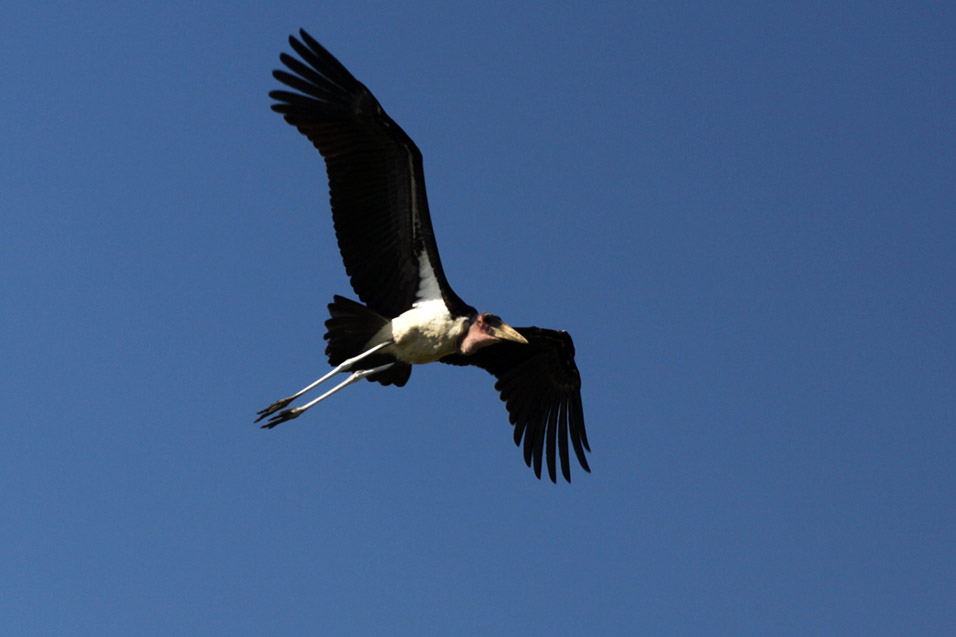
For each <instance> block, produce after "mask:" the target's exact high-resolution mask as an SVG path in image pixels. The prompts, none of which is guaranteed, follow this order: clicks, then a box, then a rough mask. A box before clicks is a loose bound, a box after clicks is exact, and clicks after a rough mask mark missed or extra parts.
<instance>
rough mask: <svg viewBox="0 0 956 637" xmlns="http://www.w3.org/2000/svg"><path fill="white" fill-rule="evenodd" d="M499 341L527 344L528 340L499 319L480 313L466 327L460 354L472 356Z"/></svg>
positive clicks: (486, 313)
mask: <svg viewBox="0 0 956 637" xmlns="http://www.w3.org/2000/svg"><path fill="white" fill-rule="evenodd" d="M500 341H512V342H514V343H527V342H528V339H526V338H525V337H524V336H522V335H521V334H520V333H519V332H518V330H516V329H515V328H513V327H511V326H510V325H508V324H507V323H505V322H504V321H502V320H501V318H500V317H498V316H495V315H494V314H490V313H488V312H482V313H481V314H479V315H478V316H476V317H475V320H473V321H472V322H471V325H469V326H468V331H467V332H466V333H465V337H464V338H463V339H462V341H461V353H462V354H474V353H475V352H477V351H478V350H480V349H481V348H482V347H488V346H489V345H494V344H495V343H498V342H500Z"/></svg>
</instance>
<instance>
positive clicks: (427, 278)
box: [412, 250, 442, 307]
mask: <svg viewBox="0 0 956 637" xmlns="http://www.w3.org/2000/svg"><path fill="white" fill-rule="evenodd" d="M441 298H442V295H441V287H440V286H439V285H438V278H437V277H436V276H435V270H433V269H432V263H431V261H429V259H428V252H427V251H426V250H422V252H421V253H420V254H419V255H418V292H417V293H416V294H415V303H413V304H412V307H418V306H419V305H421V304H422V303H427V302H428V301H439V300H441Z"/></svg>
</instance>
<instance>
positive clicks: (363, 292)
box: [269, 30, 474, 318]
mask: <svg viewBox="0 0 956 637" xmlns="http://www.w3.org/2000/svg"><path fill="white" fill-rule="evenodd" d="M299 35H300V37H301V41H299V40H298V39H296V38H295V37H294V36H290V37H289V44H290V45H291V46H292V48H293V50H295V52H296V53H297V54H298V55H299V57H300V58H301V61H300V60H298V59H296V58H294V57H292V56H291V55H288V54H285V53H283V54H282V55H281V56H280V57H279V59H280V60H281V62H282V63H283V64H284V65H285V66H286V68H288V69H289V71H291V73H289V72H288V71H284V70H276V71H274V72H273V76H274V77H275V78H276V79H277V80H279V81H280V82H282V83H283V84H285V85H286V86H288V87H289V88H291V89H294V90H295V91H297V92H290V91H284V90H279V91H272V92H271V93H269V95H270V97H272V98H273V99H275V100H276V102H277V103H276V104H273V105H272V110H274V111H276V112H278V113H281V114H282V115H283V117H284V118H285V120H286V121H287V122H288V123H289V124H292V125H293V126H295V127H296V128H297V129H298V130H299V132H301V133H302V134H303V135H305V136H306V137H308V138H309V140H310V141H311V142H312V144H313V145H314V146H315V147H316V148H317V149H318V150H319V152H320V153H321V154H322V156H323V157H324V158H325V165H326V170H327V172H328V177H329V193H330V198H331V203H332V219H333V222H334V224H335V235H336V237H337V239H338V243H339V250H340V251H341V253H342V259H343V261H344V262H345V270H346V272H347V273H348V275H349V278H350V280H351V283H352V288H353V289H354V290H355V293H356V294H358V296H359V298H360V299H362V301H363V302H364V303H365V304H366V305H367V306H368V307H370V308H371V309H373V310H375V311H376V312H378V313H379V314H382V315H384V316H387V317H390V318H391V317H395V316H398V315H399V314H401V313H402V312H404V311H405V310H407V309H409V308H410V307H411V306H412V304H413V303H414V302H415V300H416V294H417V292H418V289H419V278H420V270H419V255H421V254H427V256H428V261H429V263H430V264H431V267H432V270H433V271H434V273H435V277H436V279H437V280H438V284H439V287H440V288H441V291H442V297H443V298H444V299H445V303H446V304H447V305H448V307H449V309H450V310H451V311H452V312H456V313H460V314H469V313H474V309H473V308H471V307H470V306H468V305H467V304H465V303H464V302H463V301H462V300H461V299H460V298H459V297H458V296H457V295H456V294H455V292H454V291H453V290H452V289H451V287H450V286H449V285H448V281H447V279H446V278H445V274H444V272H443V271H442V267H441V260H440V259H439V256H438V248H437V246H436V244H435V236H434V231H433V230H432V225H431V218H430V217H429V214H428V201H427V198H426V195H425V177H424V171H423V168H422V155H421V152H419V150H418V148H417V147H416V146H415V143H414V142H413V141H412V140H411V139H410V138H409V137H408V135H406V134H405V132H404V131H403V130H402V129H401V128H400V127H399V126H398V124H396V123H395V122H394V121H393V120H392V118H390V117H389V116H388V115H387V114H386V113H385V111H384V110H383V109H382V107H381V106H380V105H379V103H378V100H376V99H375V97H374V96H373V95H372V93H371V92H370V91H369V90H368V89H367V88H366V87H365V86H364V85H363V84H362V83H360V82H359V81H358V80H356V79H355V78H354V77H353V76H352V74H351V73H349V72H348V70H347V69H346V68H345V67H344V66H342V64H341V63H340V62H339V61H338V60H336V59H335V58H334V57H333V56H332V54H331V53H329V52H328V51H327V50H325V48H323V47H322V45H320V44H319V43H318V42H316V41H315V40H314V39H313V38H312V37H311V36H310V35H309V34H308V33H306V32H305V31H304V30H303V31H299Z"/></svg>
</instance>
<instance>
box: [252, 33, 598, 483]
mask: <svg viewBox="0 0 956 637" xmlns="http://www.w3.org/2000/svg"><path fill="white" fill-rule="evenodd" d="M299 34H300V37H301V40H298V39H296V38H295V37H294V36H290V37H289V44H290V45H291V46H292V48H293V49H294V50H295V52H296V53H298V54H299V56H300V57H301V60H299V59H296V58H294V57H293V56H291V55H287V54H285V53H283V54H281V55H280V58H279V59H280V60H281V61H282V63H283V64H284V65H285V66H286V67H287V68H288V69H289V71H291V73H290V72H288V71H285V70H276V71H274V72H273V76H274V77H275V78H276V79H277V80H279V81H280V82H282V83H283V84H285V85H286V86H288V87H290V88H292V89H294V90H295V91H296V92H290V91H285V90H280V91H272V92H271V93H269V96H270V97H272V98H273V99H274V100H276V102H277V103H275V104H273V105H272V110H274V111H276V112H278V113H281V114H282V115H283V117H284V118H285V120H286V121H287V122H288V123H289V124H292V125H293V126H295V127H296V128H297V129H298V130H299V132H300V133H302V134H303V135H305V136H306V137H308V138H309V141H311V142H312V144H313V145H314V146H315V147H316V148H317V149H318V151H319V153H321V155H322V157H324V158H325V165H326V170H327V172H328V177H329V190H330V195H331V207H332V218H333V221H334V225H335V234H336V237H337V239H338V244H339V249H340V251H341V252H342V259H343V260H344V261H345V269H346V272H347V273H348V275H349V278H350V280H351V283H352V289H354V290H355V293H356V294H357V295H358V297H359V298H360V299H361V300H362V302H363V303H364V305H363V304H361V303H357V302H355V301H351V300H349V299H346V298H343V297H341V296H335V297H334V300H333V302H332V303H331V304H329V312H330V314H331V318H330V319H329V320H328V321H326V323H325V326H326V329H327V332H326V334H325V339H326V340H328V346H327V347H326V354H327V355H328V358H329V363H330V364H331V365H334V369H332V371H330V372H329V373H328V374H326V375H325V376H323V377H322V378H320V379H318V380H317V381H315V382H314V383H312V384H311V385H309V386H308V387H305V388H303V389H302V390H301V391H299V392H296V393H295V394H293V395H292V396H289V397H288V398H283V399H282V400H279V401H277V402H275V403H273V404H272V405H270V406H269V407H267V408H266V409H263V410H262V411H260V412H259V418H258V419H256V422H259V421H260V420H262V419H263V418H266V417H270V418H269V420H268V422H267V423H266V424H264V425H262V426H263V427H264V428H272V427H275V426H276V425H278V424H279V423H281V422H285V421H287V420H291V419H292V418H296V417H298V416H300V415H301V414H302V413H303V412H304V411H306V410H307V409H309V408H310V407H312V406H313V405H315V404H317V403H318V402H320V401H322V400H324V399H326V398H328V397H329V396H331V395H332V394H334V393H335V392H337V391H339V390H341V389H343V388H344V387H346V386H347V385H350V384H352V383H354V382H356V381H358V380H361V379H362V378H365V379H367V380H369V381H375V382H378V383H381V384H382V385H396V386H398V387H401V386H403V385H404V384H405V383H406V382H407V381H408V378H409V376H410V375H411V371H412V367H411V366H412V365H419V364H423V363H432V362H435V361H439V362H442V363H448V364H451V365H476V366H478V367H481V368H482V369H484V370H487V371H488V372H490V373H491V374H493V375H494V376H495V377H496V378H497V382H496V383H495V389H497V390H498V391H499V392H500V394H501V399H502V400H503V401H504V402H505V405H506V407H507V410H508V413H509V419H510V421H511V423H512V424H513V425H514V440H515V444H517V445H519V446H520V445H521V440H522V438H524V459H525V463H526V464H527V465H528V466H529V467H530V466H532V461H533V462H534V472H535V475H537V476H538V478H540V477H541V459H542V456H543V455H546V457H547V461H548V473H549V475H550V477H551V480H552V482H554V481H556V480H555V472H556V467H557V463H556V455H555V454H556V452H557V457H559V458H560V463H561V472H562V473H563V475H564V478H565V479H566V480H567V481H569V482H570V481H571V463H570V460H569V454H568V438H570V440H571V446H573V447H574V453H575V455H576V456H577V458H578V462H580V463H581V466H582V467H583V468H584V470H585V471H590V468H589V467H588V463H587V458H586V457H585V454H584V452H585V450H588V451H590V448H589V446H588V440H587V435H586V434H585V431H584V413H583V410H582V407H581V377H580V376H579V374H578V369H577V366H576V365H575V364H574V345H573V343H572V342H571V337H570V336H569V335H568V333H567V332H563V331H555V330H547V329H542V328H539V327H518V328H513V327H511V326H509V325H507V324H506V323H504V322H503V321H502V320H501V319H500V318H498V317H497V316H495V315H494V314H490V313H487V312H482V313H479V312H477V311H476V310H475V308H473V307H471V306H470V305H468V304H467V303H465V302H464V301H462V300H461V298H459V297H458V295H457V294H455V292H454V291H453V290H452V289H451V286H449V285H448V281H447V280H446V279H445V273H444V272H443V271H442V267H441V259H440V258H439V256H438V247H437V246H436V245H435V235H434V233H433V231H432V224H431V220H430V219H429V216H428V203H427V201H426V198H425V176H424V172H423V170H422V155H421V153H420V152H419V150H418V148H417V147H416V146H415V144H414V142H412V140H411V139H410V138H409V137H408V135H406V134H405V132H404V131H403V130H402V129H401V128H399V126H398V125H397V124H396V123H395V122H394V121H392V119H391V118H390V117H389V116H388V115H387V114H386V113H385V111H384V110H382V107H381V106H380V105H379V103H378V101H377V100H376V99H375V97H374V96H373V95H372V93H371V92H369V90H368V89H367V88H365V86H364V85H363V84H361V83H360V82H359V81H358V80H356V79H355V78H354V77H353V76H352V74H351V73H349V72H348V71H347V70H346V69H345V67H344V66H342V64H341V63H340V62H339V61H338V60H336V59H335V58H334V57H333V56H332V54H330V53H329V52H328V51H326V50H325V48H323V47H322V46H321V45H320V44H319V43H318V42H316V41H315V40H314V39H313V38H312V37H311V36H309V34H308V33H306V32H305V31H304V30H302V31H300V32H299ZM341 372H348V373H349V376H348V378H347V379H346V380H345V381H343V382H342V383H340V384H339V385H337V386H336V387H334V388H332V389H331V390H329V391H328V392H326V393H324V394H322V395H321V396H319V397H318V398H316V399H314V400H312V401H311V402H309V403H306V404H304V405H302V406H301V407H293V408H286V407H287V406H288V405H289V403H291V402H292V401H293V400H295V399H296V398H298V397H299V396H301V395H302V394H304V393H306V392H308V391H310V390H311V389H313V388H314V387H316V386H317V385H319V384H320V383H323V382H325V381H326V380H328V379H329V378H331V377H332V376H334V375H335V374H338V373H341ZM545 451H546V452H547V453H546V454H545Z"/></svg>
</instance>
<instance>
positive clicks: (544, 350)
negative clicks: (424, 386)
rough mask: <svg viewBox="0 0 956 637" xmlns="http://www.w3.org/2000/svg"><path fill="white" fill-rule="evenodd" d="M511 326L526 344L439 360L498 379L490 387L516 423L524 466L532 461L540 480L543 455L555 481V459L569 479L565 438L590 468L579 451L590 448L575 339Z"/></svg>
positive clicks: (505, 343)
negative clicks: (478, 368)
mask: <svg viewBox="0 0 956 637" xmlns="http://www.w3.org/2000/svg"><path fill="white" fill-rule="evenodd" d="M515 329H516V330H518V332H520V333H521V335H522V336H524V337H525V338H526V339H528V343H527V344H521V343H513V342H510V341H502V342H500V343H497V344H495V345H491V346H489V347H486V348H484V349H480V350H478V351H477V352H475V353H474V354H472V355H470V356H465V355H463V354H453V355H451V356H446V357H445V358H443V359H441V362H443V363H448V364H451V365H475V366H477V367H481V368H482V369H484V370H486V371H488V372H490V373H491V374H492V375H493V376H494V377H495V378H497V379H498V381H497V382H496V383H495V389H496V390H498V392H499V393H500V394H501V400H503V401H504V402H505V407H506V408H507V410H508V415H509V416H508V419H509V420H510V421H511V424H513V425H514V427H515V431H514V439H515V444H517V445H520V444H521V441H522V439H524V460H525V464H527V465H528V466H529V467H531V466H532V463H534V466H533V469H534V472H535V475H537V476H538V477H539V478H540V477H541V461H542V458H545V459H546V460H547V465H548V475H549V477H550V478H551V481H552V482H555V481H556V479H557V467H558V463H559V462H560V466H561V473H562V475H563V476H564V479H565V480H567V481H568V482H570V481H571V462H570V456H569V453H568V438H570V439H571V446H572V447H573V448H574V453H575V455H576V456H577V458H578V462H579V463H581V467H582V468H583V469H584V470H585V471H588V472H590V471H591V468H590V467H589V466H588V461H587V457H586V456H585V455H584V452H585V450H587V451H590V450H591V448H590V446H589V445H588V438H587V434H586V433H585V429H584V410H583V408H582V405H581V375H580V374H579V373H578V368H577V366H576V365H575V364H574V343H573V341H572V340H571V336H570V335H569V334H568V333H567V332H561V331H556V330H546V329H542V328H540V327H518V328H515Z"/></svg>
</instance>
